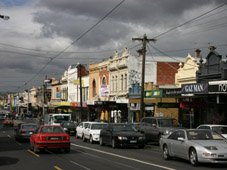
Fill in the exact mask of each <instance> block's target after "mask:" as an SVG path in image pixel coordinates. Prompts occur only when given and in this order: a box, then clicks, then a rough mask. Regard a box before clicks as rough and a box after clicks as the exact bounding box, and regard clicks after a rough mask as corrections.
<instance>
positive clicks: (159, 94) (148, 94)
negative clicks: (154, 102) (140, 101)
mask: <svg viewBox="0 0 227 170" xmlns="http://www.w3.org/2000/svg"><path fill="white" fill-rule="evenodd" d="M144 93H145V95H144V97H145V98H155V97H162V90H145V91H144Z"/></svg>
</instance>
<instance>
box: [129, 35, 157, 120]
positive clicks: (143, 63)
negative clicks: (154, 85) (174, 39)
mask: <svg viewBox="0 0 227 170" xmlns="http://www.w3.org/2000/svg"><path fill="white" fill-rule="evenodd" d="M132 40H133V41H142V43H143V47H142V49H141V50H139V53H140V54H142V78H141V96H140V120H141V119H142V118H143V115H144V80H145V63H146V46H147V43H148V42H150V41H153V42H155V41H156V39H153V38H152V39H148V38H147V36H146V34H144V36H143V38H132Z"/></svg>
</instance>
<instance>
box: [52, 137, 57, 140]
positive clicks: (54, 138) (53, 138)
mask: <svg viewBox="0 0 227 170" xmlns="http://www.w3.org/2000/svg"><path fill="white" fill-rule="evenodd" d="M58 139H59V138H56V137H51V138H50V140H58Z"/></svg>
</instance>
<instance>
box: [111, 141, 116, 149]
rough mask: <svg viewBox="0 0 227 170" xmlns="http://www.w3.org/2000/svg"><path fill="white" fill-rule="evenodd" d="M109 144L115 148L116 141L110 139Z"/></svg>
mask: <svg viewBox="0 0 227 170" xmlns="http://www.w3.org/2000/svg"><path fill="white" fill-rule="evenodd" d="M111 146H112V148H116V141H115V139H112V141H111Z"/></svg>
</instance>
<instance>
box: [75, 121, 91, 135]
mask: <svg viewBox="0 0 227 170" xmlns="http://www.w3.org/2000/svg"><path fill="white" fill-rule="evenodd" d="M88 124H89V122H80V123H79V124H78V125H77V127H76V137H77V138H83V135H84V133H83V131H84V129H85V128H86V127H87V126H88Z"/></svg>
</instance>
